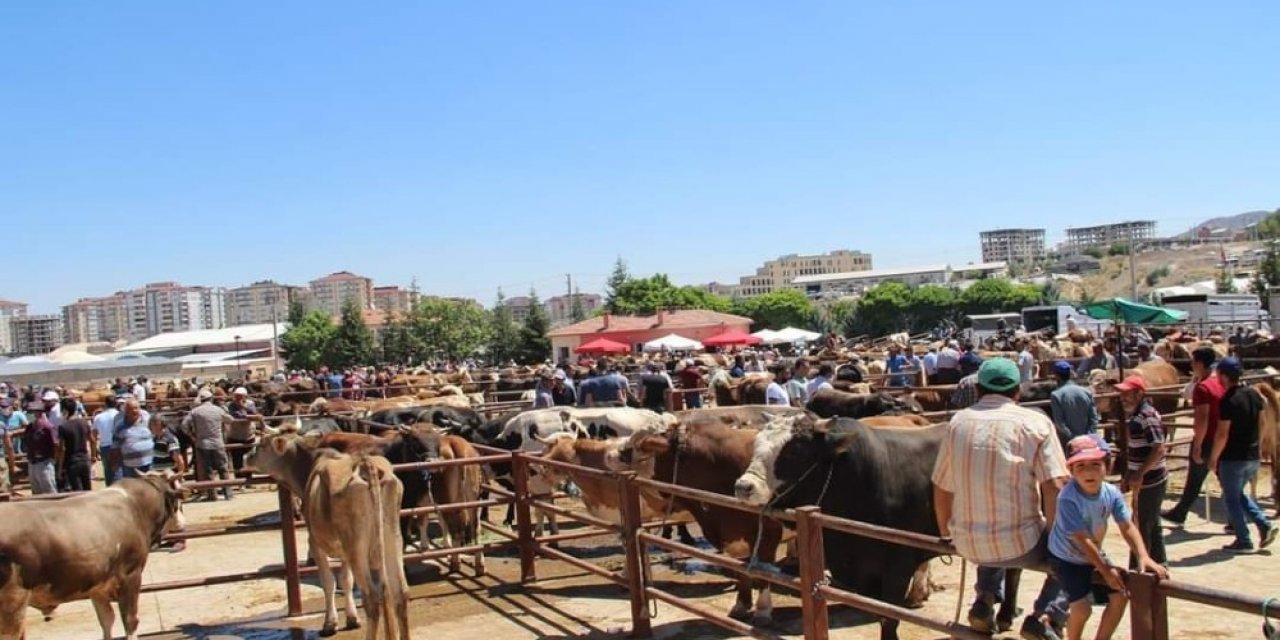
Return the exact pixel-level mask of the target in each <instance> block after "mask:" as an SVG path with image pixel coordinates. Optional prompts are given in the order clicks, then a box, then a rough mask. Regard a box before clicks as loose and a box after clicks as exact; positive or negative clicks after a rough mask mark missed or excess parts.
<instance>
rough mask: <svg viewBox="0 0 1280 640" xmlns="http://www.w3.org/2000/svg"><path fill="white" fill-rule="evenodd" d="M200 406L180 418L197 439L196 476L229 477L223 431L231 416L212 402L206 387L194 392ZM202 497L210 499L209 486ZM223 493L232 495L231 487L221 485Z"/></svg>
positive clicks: (184, 427)
mask: <svg viewBox="0 0 1280 640" xmlns="http://www.w3.org/2000/svg"><path fill="white" fill-rule="evenodd" d="M196 400H197V401H198V402H199V403H200V404H199V406H197V407H196V408H194V409H192V410H191V413H188V414H187V417H185V418H183V419H182V429H183V430H184V431H186V432H187V433H191V434H194V435H195V441H196V443H195V444H196V446H195V449H196V476H197V479H199V480H211V479H213V477H214V476H215V475H216V476H217V477H218V478H219V479H223V480H230V479H231V473H230V472H229V471H228V470H227V448H226V431H227V429H229V428H230V427H231V423H232V421H233V420H234V418H232V417H231V414H229V413H227V411H226V409H223V408H222V407H220V406H218V405H217V404H214V403H213V402H212V400H213V392H212V391H210V390H209V389H208V388H207V387H206V388H204V389H201V390H200V392H199V393H198V394H196ZM204 495H205V500H206V501H208V502H213V500H214V493H213V491H212V490H209V491H205V494H204ZM222 495H223V496H224V497H225V498H226V499H227V500H230V499H231V487H223V488H222Z"/></svg>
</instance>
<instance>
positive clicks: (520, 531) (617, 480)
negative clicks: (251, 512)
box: [51, 447, 1280, 640]
mask: <svg viewBox="0 0 1280 640" xmlns="http://www.w3.org/2000/svg"><path fill="white" fill-rule="evenodd" d="M478 449H479V450H480V453H481V455H480V456H479V457H476V458H469V459H462V460H450V461H430V462H422V463H411V464H407V465H398V466H397V467H396V468H397V469H399V470H432V469H442V468H446V467H449V466H452V465H465V464H492V463H498V462H508V463H510V464H511V465H512V468H513V479H514V481H515V482H514V484H515V489H514V490H513V491H509V492H508V491H505V490H503V489H501V488H499V487H490V489H491V490H492V491H493V496H494V497H492V498H490V499H486V500H482V501H477V502H473V503H467V504H458V505H439V506H428V507H420V508H414V509H408V510H403V511H401V515H402V516H404V517H409V516H417V515H422V514H428V513H441V512H445V511H447V510H449V509H451V508H452V509H463V508H478V507H481V506H499V505H502V504H512V505H513V506H514V508H515V509H516V528H515V529H514V530H507V529H505V528H502V527H498V526H495V525H491V524H489V523H483V524H482V526H483V527H484V528H485V529H486V530H487V531H491V532H495V533H496V534H497V535H500V536H502V537H503V538H506V540H505V541H502V542H497V543H488V544H476V545H472V546H470V547H467V548H459V549H431V550H424V551H421V552H418V553H406V554H405V561H406V563H417V562H422V561H426V560H438V559H441V558H444V557H446V556H449V555H452V554H454V553H460V554H464V555H469V554H470V553H472V552H474V551H477V550H484V551H486V552H490V551H497V550H500V549H509V550H515V551H516V552H517V553H518V560H519V565H520V572H519V583H520V584H523V585H526V586H532V585H533V584H534V583H536V582H537V580H538V577H539V575H538V574H539V566H540V562H541V561H540V560H539V559H540V558H541V559H542V561H545V560H551V561H554V562H557V563H565V564H568V565H571V566H572V567H574V568H576V569H579V570H582V571H586V572H588V573H590V574H592V575H596V576H599V577H600V579H601V580H603V581H605V582H607V583H608V584H610V585H613V586H614V588H617V589H621V590H623V592H625V594H626V597H627V599H628V601H629V610H630V612H631V627H630V631H631V633H632V635H633V636H636V637H645V636H648V635H649V634H650V633H652V631H653V630H652V629H651V621H652V618H651V617H650V611H651V606H653V605H654V604H656V603H665V604H666V605H669V606H671V607H675V608H678V609H680V610H682V611H685V612H688V613H690V614H692V615H694V616H696V617H697V618H699V619H701V620H705V621H707V622H708V623H710V624H714V625H717V626H719V627H722V628H723V629H725V630H726V631H727V632H729V633H732V634H738V635H747V636H752V637H761V638H776V637H779V636H780V635H782V634H781V632H780V631H779V630H778V629H765V628H758V627H753V626H751V625H749V624H747V623H744V622H741V621H738V620H734V619H731V618H729V617H728V616H726V615H724V614H722V613H721V612H719V611H717V610H716V609H715V608H713V607H712V606H708V605H707V604H705V603H703V602H700V601H698V600H697V599H694V598H688V597H682V596H680V595H678V593H677V592H676V591H675V590H673V589H672V588H671V586H670V585H671V583H670V581H669V580H668V579H666V578H665V577H664V576H661V575H658V572H656V571H653V570H651V569H650V567H651V564H652V562H653V559H654V558H653V555H652V551H651V549H652V548H656V549H662V550H666V551H669V552H673V553H677V554H682V555H684V556H687V557H690V558H696V559H697V560H700V561H702V562H704V563H707V564H710V565H714V566H715V567H717V568H719V569H721V570H722V571H724V572H726V573H728V574H731V575H747V576H749V577H751V578H753V579H757V580H761V581H765V582H769V583H771V584H773V585H775V586H776V587H778V588H780V589H783V590H785V591H787V592H788V593H791V594H795V596H796V597H798V599H799V601H800V606H799V609H800V615H801V618H802V620H801V623H802V630H801V632H802V633H803V635H804V637H805V638H809V639H814V640H819V639H825V638H828V637H830V636H831V634H832V628H833V627H832V624H831V621H830V620H829V618H828V610H829V607H831V606H832V605H844V606H847V607H851V608H853V609H857V610H861V611H865V612H868V613H871V614H874V615H878V616H887V617H892V618H895V619H899V620H902V621H905V622H908V623H910V624H912V625H917V626H919V627H923V628H926V629H930V630H933V631H936V632H938V633H940V634H946V635H950V636H952V637H959V638H973V639H976V638H978V637H986V636H979V635H976V634H975V633H974V632H973V631H972V630H970V629H968V628H967V627H965V626H964V625H960V624H955V623H954V621H952V620H951V619H950V618H949V617H948V616H940V615H937V613H936V612H935V613H934V614H933V615H927V614H925V613H923V612H921V611H918V610H911V609H904V608H901V607H894V606H891V605H888V604H886V603H883V602H879V601H876V600H873V599H870V598H866V597H864V596H860V595H858V594H856V593H851V592H849V591H847V590H844V589H841V588H839V587H838V586H833V585H831V584H829V583H828V581H827V580H826V577H825V567H826V556H825V549H824V545H823V533H824V532H826V531H837V532H841V533H844V534H848V535H861V536H866V537H871V538H876V539H880V540H884V541H886V542H891V543H894V544H902V545H908V546H915V547H920V548H924V549H928V550H931V551H934V552H937V553H941V554H946V555H951V554H954V550H953V549H952V548H951V547H950V546H948V545H947V544H946V543H945V542H944V541H942V540H940V539H938V538H934V537H930V536H924V535H920V534H916V533H911V532H905V531H897V530H893V529H886V528H884V527H878V526H876V525H872V524H868V523H862V522H855V521H851V520H845V519H841V518H836V517H833V516H830V515H827V514H824V513H823V512H822V511H821V510H820V509H818V508H816V507H803V508H799V509H796V510H793V511H786V512H778V513H773V512H765V511H762V510H761V509H759V508H756V507H751V506H748V505H746V504H745V503H742V502H739V501H737V500H736V499H734V498H732V497H730V496H724V495H719V494H713V493H706V492H700V491H697V490H694V489H689V488H686V487H680V486H675V485H671V484H667V483H662V482H657V481H654V480H647V479H643V478H638V477H635V476H634V475H631V474H628V473H614V472H608V471H601V470H598V469H590V468H586V467H580V466H576V465H571V464H567V463H560V462H553V461H548V460H543V459H542V458H540V457H539V456H536V455H531V454H528V453H520V452H515V453H513V452H509V451H503V450H496V449H488V448H480V447H478ZM540 466H542V467H546V466H552V467H558V468H559V469H561V470H564V471H572V472H573V473H582V474H586V475H592V476H593V477H595V478H597V479H600V480H603V481H606V482H612V483H613V485H614V486H615V487H616V490H617V492H618V496H619V504H620V505H622V509H621V512H620V513H621V522H620V523H618V524H615V523H612V522H607V521H604V520H600V519H596V518H593V517H591V516H586V515H583V514H581V513H580V512H577V511H575V510H572V509H565V508H564V507H563V505H557V504H554V503H551V502H550V501H548V499H547V498H546V497H543V496H535V495H531V493H530V491H529V483H528V479H529V477H530V474H532V473H534V472H535V471H536V469H537V468H538V467H540ZM269 483H271V481H270V480H269V479H267V478H263V477H256V476H255V477H251V478H241V479H235V480H227V481H217V482H206V483H188V484H187V485H186V486H187V487H188V488H190V489H192V490H204V489H210V488H218V487H223V486H260V485H265V484H269ZM642 491H656V492H659V493H661V494H664V495H668V496H670V495H675V496H679V497H681V498H682V499H685V500H691V501H697V502H700V503H703V504H714V505H717V506H721V507H726V508H731V509H735V510H737V511H740V512H742V513H745V514H748V515H749V516H751V517H756V518H759V517H773V518H777V519H779V520H782V521H784V522H787V523H789V524H791V525H794V528H795V530H796V534H797V538H796V544H797V550H798V554H797V557H798V559H799V565H798V566H799V570H798V574H797V575H784V574H781V573H777V572H775V571H772V570H769V569H768V568H766V567H762V566H754V565H753V564H752V563H751V562H744V561H742V560H735V559H732V558H729V557H727V556H724V555H722V554H719V553H717V552H714V551H709V550H704V549H700V548H696V547H691V546H688V545H683V544H681V543H679V542H672V541H666V540H663V539H662V538H661V537H659V536H656V535H653V534H652V533H649V530H651V529H653V528H655V527H657V526H660V525H661V523H655V522H643V521H642V520H641V513H642V511H641V509H640V504H641V497H640V494H641V492H642ZM51 499H56V497H51ZM277 501H278V503H279V510H280V522H279V523H271V524H239V525H226V526H221V525H220V526H210V527H202V528H192V529H189V530H187V531H184V532H178V533H175V534H173V535H170V536H167V538H168V539H170V540H179V539H184V540H192V539H197V538H211V537H219V536H233V535H237V534H242V533H249V532H263V531H271V530H275V529H278V530H279V531H280V545H281V558H282V562H281V563H280V564H278V565H270V566H264V567H262V568H260V569H259V570H257V571H252V572H225V573H215V574H211V575H207V576H190V577H184V578H183V579H180V580H167V581H161V582H153V583H149V584H146V585H145V586H144V589H143V590H144V591H145V592H149V593H153V592H159V591H171V590H176V589H188V588H195V587H201V586H208V585H218V584H234V583H238V582H242V581H249V580H261V579H263V578H269V579H273V580H281V582H282V590H283V591H284V593H283V594H281V596H282V598H281V600H283V601H284V602H285V603H286V605H287V606H286V611H285V613H286V614H287V615H289V616H297V615H299V614H301V613H302V612H303V601H302V594H301V585H302V584H303V578H304V577H305V576H307V575H309V574H312V573H314V572H315V569H314V568H312V567H307V566H304V564H303V562H302V561H301V557H300V553H299V545H298V542H297V537H296V530H297V528H298V527H301V526H304V525H303V524H302V523H301V522H300V521H299V520H298V519H297V518H296V514H295V512H294V509H293V500H292V499H291V496H290V495H289V494H288V492H287V490H284V489H279V490H278V494H277ZM536 509H543V510H547V511H552V512H555V513H557V514H558V515H562V516H565V517H569V518H572V519H574V520H577V521H579V522H582V523H584V524H585V525H587V527H588V528H586V529H583V530H580V531H573V532H569V533H564V534H558V535H539V534H538V533H537V532H535V531H534V528H533V518H532V513H533V511H534V510H536ZM602 535H608V536H614V535H617V536H619V538H620V539H621V541H622V543H623V544H622V552H623V554H624V555H625V569H624V570H623V571H622V572H617V571H610V570H608V569H605V568H603V567H600V566H596V565H594V564H593V563H590V562H586V561H584V560H582V559H580V558H577V557H575V556H573V555H571V554H569V553H566V552H564V551H562V550H559V549H556V548H554V547H552V546H551V545H552V544H553V543H558V542H567V541H570V540H574V539H579V538H585V537H588V536H602ZM473 568H474V570H475V572H476V573H477V574H481V573H483V572H484V567H483V565H481V566H475V567H473ZM1126 582H1127V584H1128V587H1129V589H1130V591H1131V593H1132V594H1133V605H1132V607H1131V611H1130V614H1129V615H1130V620H1129V630H1130V634H1131V635H1130V637H1132V638H1135V639H1147V638H1155V639H1161V640H1162V639H1164V638H1168V637H1174V635H1176V630H1175V633H1174V634H1173V635H1171V632H1170V629H1169V624H1170V623H1169V616H1170V615H1171V611H1170V601H1171V600H1172V601H1184V602H1188V603H1191V602H1194V603H1200V604H1202V605H1207V606H1210V607H1214V608H1216V609H1217V610H1221V611H1224V612H1226V611H1232V612H1239V613H1241V614H1251V615H1253V616H1255V617H1254V618H1253V620H1256V616H1257V614H1258V613H1260V612H1262V611H1264V610H1265V611H1267V612H1268V613H1270V614H1272V615H1275V614H1277V613H1280V607H1277V606H1276V605H1274V604H1270V603H1267V604H1266V605H1265V609H1264V603H1263V599H1262V598H1261V597H1255V596H1251V595H1244V594H1240V593H1229V592H1225V591H1221V590H1217V589H1211V588H1207V587H1204V586H1201V585H1197V584H1192V583H1188V582H1183V581H1163V582H1161V581H1156V580H1155V579H1154V578H1152V577H1150V576H1146V575H1142V574H1128V575H1127V577H1126ZM1241 620H1242V622H1241V624H1242V625H1243V624H1248V626H1250V627H1252V626H1253V623H1252V622H1244V621H1245V620H1249V619H1248V618H1242V619H1241Z"/></svg>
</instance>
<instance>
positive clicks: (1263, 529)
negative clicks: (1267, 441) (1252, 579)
mask: <svg viewBox="0 0 1280 640" xmlns="http://www.w3.org/2000/svg"><path fill="white" fill-rule="evenodd" d="M1243 373H1244V368H1243V367H1242V366H1241V365H1240V360H1238V359H1236V358H1226V359H1225V360H1223V361H1222V362H1221V363H1220V364H1219V365H1218V377H1219V378H1221V380H1220V382H1222V387H1223V388H1224V389H1226V393H1224V394H1223V396H1222V407H1221V413H1220V414H1219V415H1220V417H1221V421H1220V422H1219V423H1218V433H1217V434H1215V435H1214V438H1213V452H1212V453H1210V454H1209V468H1211V469H1217V470H1218V479H1219V480H1221V481H1222V501H1223V502H1225V503H1227V517H1228V519H1230V520H1231V527H1232V533H1234V534H1235V537H1236V539H1235V541H1234V542H1232V543H1231V544H1229V545H1227V546H1225V547H1223V548H1222V550H1223V551H1228V552H1231V553H1253V552H1254V551H1255V549H1254V547H1253V539H1252V538H1251V537H1250V536H1249V525H1250V524H1252V525H1254V526H1256V527H1257V528H1258V540H1259V545H1258V546H1259V547H1260V548H1264V549H1265V548H1266V547H1269V546H1271V543H1273V542H1275V541H1276V534H1277V529H1276V527H1275V526H1274V525H1272V524H1271V521H1270V520H1268V519H1267V516H1266V514H1265V513H1263V512H1262V509H1260V508H1259V507H1258V504H1257V503H1256V502H1254V501H1253V498H1250V497H1249V496H1248V495H1246V494H1245V492H1244V487H1245V485H1246V484H1248V483H1249V481H1250V480H1253V479H1254V478H1256V477H1257V475H1258V466H1259V464H1260V460H1261V456H1260V455H1259V454H1260V451H1259V436H1260V431H1259V429H1258V427H1259V420H1258V418H1259V416H1260V415H1261V414H1262V411H1263V407H1264V402H1263V400H1262V396H1261V395H1260V394H1259V393H1258V390H1257V389H1254V388H1253V387H1250V386H1248V385H1242V384H1240V376H1241V374H1243Z"/></svg>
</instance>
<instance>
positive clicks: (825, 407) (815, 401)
mask: <svg viewBox="0 0 1280 640" xmlns="http://www.w3.org/2000/svg"><path fill="white" fill-rule="evenodd" d="M805 408H806V409H808V410H809V411H811V412H813V413H814V414H816V415H817V416H818V417H820V418H832V417H836V416H840V417H844V418H867V417H870V416H878V415H884V414H898V413H906V412H910V413H921V412H922V411H923V409H922V408H921V406H920V403H918V402H916V400H915V398H914V397H913V396H912V395H911V394H909V393H908V394H903V395H900V396H896V397H895V396H891V395H889V394H887V393H885V392H883V391H882V392H880V393H873V394H871V395H856V394H852V393H845V392H843V391H837V390H835V389H820V390H818V391H817V392H815V393H814V394H813V397H811V398H809V403H808V404H807V405H805Z"/></svg>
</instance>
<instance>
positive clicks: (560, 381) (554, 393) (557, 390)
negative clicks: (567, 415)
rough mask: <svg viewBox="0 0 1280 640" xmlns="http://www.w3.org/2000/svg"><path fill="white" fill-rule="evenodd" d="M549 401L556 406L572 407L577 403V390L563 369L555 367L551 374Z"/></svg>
mask: <svg viewBox="0 0 1280 640" xmlns="http://www.w3.org/2000/svg"><path fill="white" fill-rule="evenodd" d="M551 401H552V403H554V404H555V406H557V407H572V406H573V405H575V404H577V403H578V392H577V390H575V389H574V388H573V383H571V382H569V376H568V375H567V374H565V372H564V370H563V369H556V372H555V373H553V374H551Z"/></svg>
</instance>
